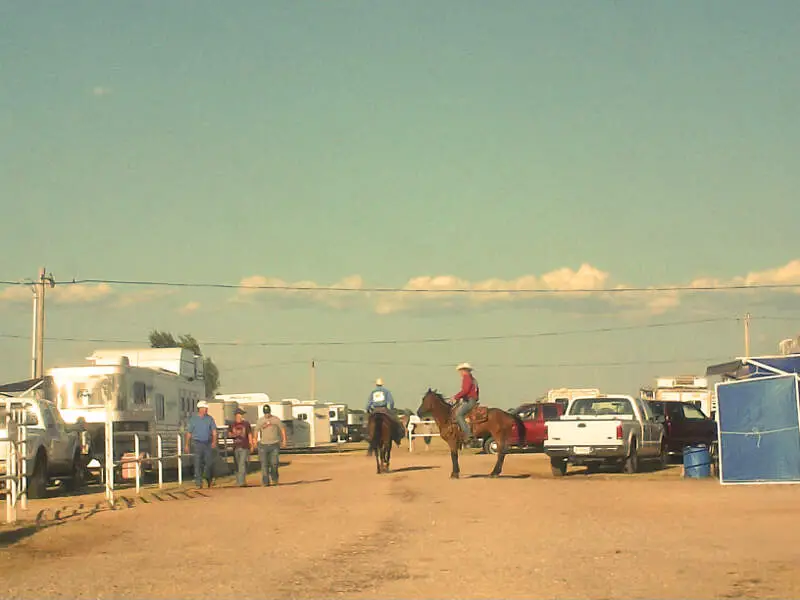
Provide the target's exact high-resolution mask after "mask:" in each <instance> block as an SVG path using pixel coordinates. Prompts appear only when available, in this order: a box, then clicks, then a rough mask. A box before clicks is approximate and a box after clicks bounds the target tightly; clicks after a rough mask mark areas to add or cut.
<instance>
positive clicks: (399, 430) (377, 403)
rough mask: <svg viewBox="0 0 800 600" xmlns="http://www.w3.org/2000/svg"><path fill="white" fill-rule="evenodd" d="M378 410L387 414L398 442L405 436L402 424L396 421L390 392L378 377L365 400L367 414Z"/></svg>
mask: <svg viewBox="0 0 800 600" xmlns="http://www.w3.org/2000/svg"><path fill="white" fill-rule="evenodd" d="M376 411H380V412H382V413H384V414H386V415H388V416H389V418H390V419H391V421H392V425H393V428H394V436H393V438H394V440H395V441H397V443H400V440H402V439H403V437H404V436H405V432H404V431H403V430H404V427H403V424H402V423H400V421H398V419H397V417H396V416H395V414H394V398H393V397H392V392H390V391H389V390H388V389H387V388H385V387H383V379H381V378H380V377H379V378H378V379H377V380H376V381H375V389H373V390H372V391H371V392H370V394H369V400H367V415H371V414H372V413H374V412H376Z"/></svg>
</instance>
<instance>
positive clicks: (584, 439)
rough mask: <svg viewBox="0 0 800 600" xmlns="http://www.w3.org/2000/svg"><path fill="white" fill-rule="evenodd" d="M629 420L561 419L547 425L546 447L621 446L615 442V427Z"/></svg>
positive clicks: (612, 418) (613, 418)
mask: <svg viewBox="0 0 800 600" xmlns="http://www.w3.org/2000/svg"><path fill="white" fill-rule="evenodd" d="M623 420H626V421H630V420H631V418H630V417H628V418H626V417H625V416H619V415H614V416H613V417H590V416H584V417H580V418H579V419H578V418H569V417H568V416H567V417H562V418H561V420H559V421H554V422H552V423H549V424H548V435H547V442H545V445H547V446H609V445H612V446H613V445H616V444H621V443H622V440H617V426H618V425H619V424H620V423H621V422H622V421H623Z"/></svg>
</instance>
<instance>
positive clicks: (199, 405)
mask: <svg viewBox="0 0 800 600" xmlns="http://www.w3.org/2000/svg"><path fill="white" fill-rule="evenodd" d="M197 408H208V402H206V401H205V400H200V402H198V403H197Z"/></svg>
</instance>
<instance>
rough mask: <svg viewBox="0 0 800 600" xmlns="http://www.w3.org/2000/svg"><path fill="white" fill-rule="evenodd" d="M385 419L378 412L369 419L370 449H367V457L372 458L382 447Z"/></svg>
mask: <svg viewBox="0 0 800 600" xmlns="http://www.w3.org/2000/svg"><path fill="white" fill-rule="evenodd" d="M384 418H385V417H384V415H383V414H381V413H379V412H376V413H372V416H371V417H370V419H369V448H368V449H367V456H372V453H373V452H375V451H376V450H377V449H378V448H380V447H381V442H382V440H381V433H382V430H383V427H382V425H383V422H382V421H383V419H384Z"/></svg>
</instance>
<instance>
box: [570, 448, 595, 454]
mask: <svg viewBox="0 0 800 600" xmlns="http://www.w3.org/2000/svg"><path fill="white" fill-rule="evenodd" d="M572 451H573V452H574V453H575V454H581V455H584V454H591V453H592V449H591V448H587V447H586V446H575V447H574V448H573V449H572Z"/></svg>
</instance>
